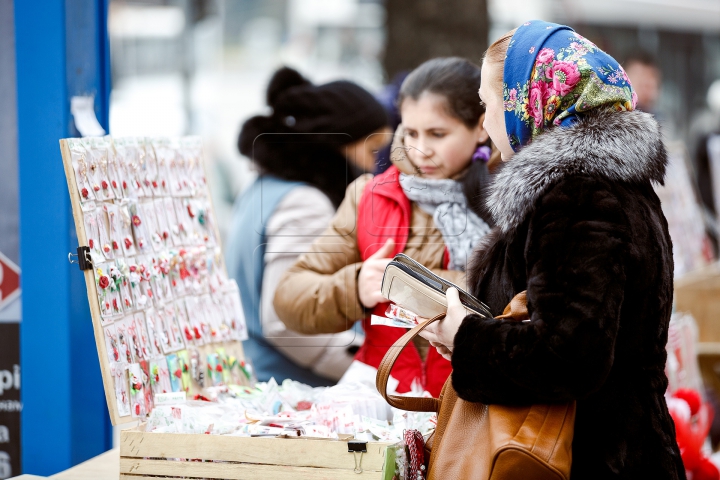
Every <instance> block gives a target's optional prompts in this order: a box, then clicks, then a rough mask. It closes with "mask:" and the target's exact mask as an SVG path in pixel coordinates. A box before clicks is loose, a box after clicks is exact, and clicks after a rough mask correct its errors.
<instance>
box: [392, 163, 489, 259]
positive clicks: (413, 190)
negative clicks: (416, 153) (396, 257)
mask: <svg viewBox="0 0 720 480" xmlns="http://www.w3.org/2000/svg"><path fill="white" fill-rule="evenodd" d="M400 186H401V187H402V189H403V191H404V192H405V195H407V197H408V198H409V199H410V201H413V202H416V203H417V204H418V205H419V206H420V208H422V209H423V210H424V211H426V212H427V213H429V214H430V215H432V217H433V220H434V221H435V226H436V227H437V228H438V229H439V230H440V233H442V236H443V240H444V241H445V245H447V247H448V250H449V251H450V264H449V265H448V268H449V269H450V270H461V271H463V272H464V271H465V267H466V266H467V262H468V260H469V259H470V255H471V254H472V251H473V248H475V245H477V243H478V241H480V239H481V238H482V237H484V236H485V235H487V234H488V233H489V232H490V226H489V225H488V224H487V223H485V222H484V221H483V220H482V219H481V218H480V217H479V216H477V214H476V213H475V212H473V211H472V210H470V208H468V205H467V199H466V198H465V194H464V193H463V191H462V185H461V184H460V183H459V182H457V181H455V180H450V179H441V180H436V179H428V178H422V177H419V176H417V175H406V174H404V173H401V174H400Z"/></svg>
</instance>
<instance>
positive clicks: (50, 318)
mask: <svg viewBox="0 0 720 480" xmlns="http://www.w3.org/2000/svg"><path fill="white" fill-rule="evenodd" d="M106 25H107V2H106V0H66V1H63V0H43V1H38V2H35V1H32V2H30V1H24V0H22V1H16V2H15V35H16V62H17V90H18V91H17V106H18V157H19V177H20V181H19V184H20V261H21V268H22V272H23V275H22V289H23V302H22V303H23V322H22V324H21V330H20V352H21V368H22V373H23V384H22V401H23V412H22V420H21V422H22V459H23V472H24V473H31V474H38V475H49V474H54V473H57V472H58V471H61V470H64V469H67V468H69V467H71V466H73V465H75V464H77V463H79V462H81V461H84V460H86V459H88V458H91V457H93V456H95V455H98V454H100V453H102V452H103V451H105V450H107V449H108V448H109V447H110V443H109V442H110V438H111V437H110V434H109V428H108V425H109V424H108V419H107V409H106V407H105V398H104V395H103V390H102V381H101V377H100V370H99V367H98V359H97V353H96V349H95V342H94V338H93V332H92V324H91V321H90V314H89V308H88V305H87V296H86V294H85V285H84V281H83V278H82V275H81V272H80V271H79V270H78V269H77V267H75V269H71V266H70V264H69V263H68V261H67V254H68V252H71V251H74V250H75V248H76V247H77V239H76V237H75V233H74V230H75V227H74V223H73V219H72V213H71V209H70V201H69V196H68V192H67V186H66V182H65V174H64V171H63V166H62V161H61V158H60V151H59V146H58V140H59V139H60V138H64V137H68V136H71V135H77V133H76V132H75V131H74V128H73V127H72V123H71V117H70V98H71V97H72V96H74V95H81V94H94V95H95V96H96V106H97V110H98V111H97V113H98V118H99V119H100V121H101V122H102V123H103V124H104V125H103V126H104V128H105V129H107V118H108V115H107V109H108V102H109V79H108V78H107V72H108V68H107V62H109V58H108V57H107V32H106Z"/></svg>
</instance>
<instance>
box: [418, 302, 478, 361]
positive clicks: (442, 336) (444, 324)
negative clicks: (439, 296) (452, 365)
mask: <svg viewBox="0 0 720 480" xmlns="http://www.w3.org/2000/svg"><path fill="white" fill-rule="evenodd" d="M446 296H447V302H448V309H447V314H446V315H445V318H444V319H442V320H440V321H437V322H435V323H433V324H432V325H429V326H428V327H427V328H426V329H425V330H423V331H422V332H420V336H421V337H423V338H425V339H427V340H428V341H429V342H430V345H432V346H433V347H435V348H436V349H437V351H438V353H439V354H440V355H442V356H443V357H444V358H445V359H446V360H450V358H451V356H452V350H453V344H454V343H455V334H456V333H457V331H458V329H459V328H460V324H461V323H462V321H463V320H464V319H465V317H466V316H468V315H469V314H470V313H471V312H470V311H468V309H467V308H465V306H464V305H463V304H462V303H460V296H459V295H458V291H457V290H456V289H454V288H449V289H448V290H447V292H446Z"/></svg>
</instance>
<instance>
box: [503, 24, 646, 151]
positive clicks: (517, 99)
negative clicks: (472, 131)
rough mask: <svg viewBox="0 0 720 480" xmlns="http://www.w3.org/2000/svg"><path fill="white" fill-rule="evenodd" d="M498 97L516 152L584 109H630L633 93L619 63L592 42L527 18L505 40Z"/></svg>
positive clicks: (563, 28) (567, 29)
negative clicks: (503, 107) (506, 40)
mask: <svg viewBox="0 0 720 480" xmlns="http://www.w3.org/2000/svg"><path fill="white" fill-rule="evenodd" d="M503 101H504V106H505V128H506V130H507V134H508V137H509V139H510V145H511V146H512V148H513V150H515V151H518V150H520V148H522V147H523V146H524V145H526V144H528V143H529V142H530V141H531V140H532V139H533V138H535V137H536V136H537V135H539V134H540V133H542V132H543V131H544V130H546V129H548V128H550V127H551V126H553V125H559V126H570V125H572V124H573V123H574V122H575V121H576V120H577V117H578V115H579V114H582V113H583V112H587V111H588V110H592V109H594V108H598V107H612V108H614V109H616V110H633V109H634V108H635V104H636V103H637V95H636V94H635V92H634V91H633V89H632V86H631V85H630V80H628V77H627V75H626V74H625V71H624V70H623V68H622V67H621V66H620V64H619V63H618V62H617V61H615V59H614V58H612V57H611V56H610V55H608V54H607V53H605V52H603V51H602V50H600V49H599V48H598V47H597V46H595V45H594V44H593V43H592V42H590V41H589V40H587V39H585V38H583V37H581V36H580V35H578V34H577V33H575V32H574V31H573V29H571V28H570V27H567V26H565V25H558V24H556V23H548V22H543V21H541V20H533V21H530V22H526V23H524V24H523V25H521V26H520V27H519V28H518V29H517V31H516V32H515V34H514V35H513V37H512V39H511V40H510V44H509V46H508V51H507V57H506V58H505V67H504V71H503Z"/></svg>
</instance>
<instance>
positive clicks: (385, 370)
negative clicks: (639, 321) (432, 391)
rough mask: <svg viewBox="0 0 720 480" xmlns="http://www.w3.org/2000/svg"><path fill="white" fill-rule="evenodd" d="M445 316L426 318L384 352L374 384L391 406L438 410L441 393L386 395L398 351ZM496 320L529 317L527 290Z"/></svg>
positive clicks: (407, 408)
mask: <svg viewBox="0 0 720 480" xmlns="http://www.w3.org/2000/svg"><path fill="white" fill-rule="evenodd" d="M443 318H445V314H444V313H441V314H440V315H438V316H436V317H434V318H431V319H430V320H426V321H425V322H423V323H421V324H420V325H418V326H416V327H414V328H412V329H411V330H408V331H407V332H406V333H405V335H403V336H402V337H400V338H398V339H397V340H396V341H395V343H394V344H393V346H392V347H390V348H389V349H388V351H387V353H385V357H383V359H382V362H380V366H379V367H378V373H377V376H376V377H375V386H376V387H377V389H378V392H380V395H382V397H383V398H384V399H385V400H386V401H387V402H388V403H389V404H390V405H391V406H393V407H395V408H399V409H401V410H409V411H414V412H438V411H440V402H441V401H442V395H441V396H440V398H439V399H437V398H425V397H401V396H398V395H388V393H387V384H388V379H389V378H390V371H391V370H392V367H393V365H395V361H396V360H397V358H398V357H399V356H400V352H402V349H403V348H405V346H406V345H407V344H408V343H410V342H411V341H412V339H413V338H415V337H417V336H418V334H420V332H422V331H423V330H425V328H426V327H427V326H428V325H430V324H431V323H434V322H437V321H438V320H442V319H443ZM495 318H496V319H498V320H515V321H522V320H526V319H528V318H530V315H529V314H528V309H527V291H523V292H520V293H518V294H517V295H515V296H514V297H513V299H512V300H510V303H509V304H508V305H507V307H505V311H503V314H502V315H500V316H497V317H495Z"/></svg>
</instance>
